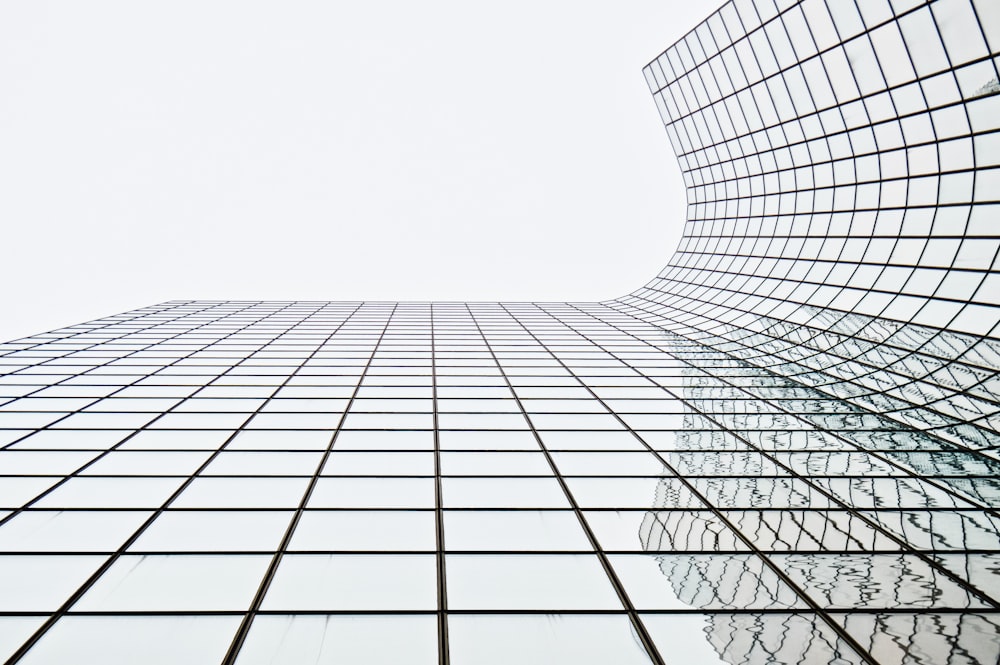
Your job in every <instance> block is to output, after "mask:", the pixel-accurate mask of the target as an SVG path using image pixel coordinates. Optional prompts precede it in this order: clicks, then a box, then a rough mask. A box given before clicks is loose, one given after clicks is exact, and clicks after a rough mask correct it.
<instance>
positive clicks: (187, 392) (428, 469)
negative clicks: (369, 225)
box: [0, 0, 1000, 665]
mask: <svg viewBox="0 0 1000 665" xmlns="http://www.w3.org/2000/svg"><path fill="white" fill-rule="evenodd" d="M998 8H1000V5H998V4H997V3H996V2H991V1H988V0H982V1H980V0H976V1H970V0H937V1H935V2H923V1H915V0H892V1H891V2H889V1H886V0H859V1H858V2H854V0H843V1H840V0H837V1H836V2H835V1H834V0H828V1H826V2H824V1H823V0H804V1H802V2H786V1H782V2H778V3H775V2H773V1H772V0H757V1H755V2H749V1H744V0H740V1H738V2H732V3H729V4H726V5H724V6H723V7H722V8H721V9H720V10H719V11H718V12H716V13H715V14H713V15H712V16H711V17H710V18H709V19H708V20H707V21H706V22H705V23H703V24H702V25H700V26H699V27H697V28H696V29H695V30H694V31H692V32H691V33H690V34H689V35H687V36H686V37H685V38H684V39H683V40H682V41H681V42H679V43H678V44H677V45H675V46H674V47H672V48H671V49H669V50H667V51H666V52H665V53H664V54H663V55H662V56H660V57H659V58H657V59H656V60H655V61H654V62H652V63H650V65H649V66H648V67H647V68H646V69H645V73H646V76H647V80H648V81H649V84H650V87H651V89H652V90H653V93H654V98H655V99H656V103H657V106H658V107H659V109H660V111H661V114H662V116H663V119H664V122H665V124H666V127H667V133H668V135H669V137H670V140H671V142H672V143H673V146H674V148H675V150H676V152H677V154H678V158H679V160H680V164H681V169H682V171H683V173H684V177H685V178H686V181H687V184H688V186H689V205H688V222H687V227H686V232H685V236H684V239H683V240H682V241H681V244H680V247H679V248H678V251H677V252H676V254H675V255H674V257H673V258H672V259H671V261H670V263H669V264H668V266H667V267H666V268H665V269H664V270H663V271H662V273H661V274H660V275H659V276H658V277H657V278H656V279H654V280H653V281H652V282H650V284H648V285H647V286H645V287H644V288H642V289H639V290H638V291H636V292H635V293H633V294H630V295H628V296H625V297H623V298H619V299H616V300H613V301H609V302H606V303H507V304H501V303H435V304H430V303H361V302H339V303H335V302H329V303H328V302H223V301H174V302H168V303H163V304H160V305H155V306H151V307H147V308H143V309H140V310H135V311H133V312H128V313H124V314H120V315H116V316H111V317H107V318H104V319H99V320H97V321H93V322H90V323H85V324H81V325H77V326H71V327H68V328H64V329H61V330H56V331H53V332H50V333H45V334H40V335H36V336H33V337H29V338H25V339H22V340H17V341H14V342H10V343H7V344H0V660H3V659H8V661H7V662H8V663H9V664H10V665H13V664H14V663H18V664H26V665H41V664H47V663H66V662H87V663H89V662H101V663H108V664H109V665H116V664H119V663H121V664H124V663H135V662H142V663H171V664H172V663H184V664H185V665H189V664H190V665H199V664H206V665H208V664H217V663H222V664H225V665H233V664H236V665H256V664H258V663H260V664H264V663H268V664H275V663H289V664H291V663H296V664H297V663H304V662H316V663H341V662H349V663H362V662H363V663H372V664H376V663H400V662H405V663H414V664H421V663H426V664H432V663H438V664H441V665H449V664H451V663H454V664H455V665H491V664H494V663H496V664H498V665H499V664H500V663H503V664H505V665H506V664H507V663H511V662H518V663H526V664H532V663H537V664H539V665H541V664H542V663H544V664H547V665H548V664H551V663H573V664H574V665H581V664H585V663H595V664H596V663H611V662H613V663H622V664H624V665H629V664H630V663H636V664H639V663H652V664H654V665H666V664H667V663H685V664H702V663H704V664H709V663H712V664H715V663H730V664H733V665H736V664H739V665H757V664H765V663H800V662H801V663H836V664H838V665H844V664H850V663H867V664H868V665H873V664H876V663H877V664H881V665H895V664H897V663H898V664H900V665H902V664H903V663H920V664H923V663H926V664H928V665H937V664H940V663H945V662H947V663H996V662H997V661H998V659H1000V528H998V527H1000V524H998V520H1000V513H998V512H997V508H998V504H1000V473H998V466H1000V459H998V452H997V451H998V450H1000V434H998V420H997V418H998V416H997V414H998V413H1000V398H998V386H1000V376H998V373H1000V339H998V338H1000V307H998V304H1000V280H998V277H997V274H998V270H997V265H996V261H997V255H998V251H1000V233H998V232H997V225H996V220H997V219H998V212H1000V210H998V207H1000V196H998V192H1000V81H998V78H997V55H996V54H997V52H998V45H1000V9H998Z"/></svg>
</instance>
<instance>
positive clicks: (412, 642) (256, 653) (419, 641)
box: [236, 615, 438, 665]
mask: <svg viewBox="0 0 1000 665" xmlns="http://www.w3.org/2000/svg"><path fill="white" fill-rule="evenodd" d="M437 639H438V638H437V618H436V617H434V616H426V615H423V616H421V615H416V616H400V615H388V616H385V615H381V616H380V615H369V616H365V615H361V616H351V615H333V616H311V615H298V616H297V615H289V616H267V615H264V616H258V617H257V618H256V619H254V622H253V625H252V626H251V627H250V633H249V635H247V640H246V642H245V643H244V644H243V648H242V649H241V650H240V653H239V656H238V657H237V659H236V665H300V664H301V663H317V664H318V665H333V664H334V663H364V664H365V665H399V664H401V663H407V664H408V665H409V664H411V663H412V664H413V665H436V663H437V662H438V657H437Z"/></svg>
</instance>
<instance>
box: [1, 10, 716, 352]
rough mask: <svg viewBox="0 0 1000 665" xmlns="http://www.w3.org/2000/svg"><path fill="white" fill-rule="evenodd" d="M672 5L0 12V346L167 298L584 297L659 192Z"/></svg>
mask: <svg viewBox="0 0 1000 665" xmlns="http://www.w3.org/2000/svg"><path fill="white" fill-rule="evenodd" d="M716 4H717V3H715V2H710V3H699V2H677V1H675V0H659V1H646V0H623V1H622V2H616V3H610V2H606V1H601V2H592V1H587V0H584V1H581V0H574V1H562V0H559V1H556V0H532V1H530V2H529V1H527V0H505V1H504V2H470V1H469V0H422V1H420V2H413V0H407V1H396V0H380V1H379V0H376V1H366V2H361V1H359V0H356V1H353V2H331V1H330V0H284V1H282V2H277V1H274V0H272V1H270V2H262V1H259V0H197V1H194V0H169V1H165V0H164V1H147V0H142V1H137V0H119V1H109V0H88V1H87V2H79V0H8V1H6V2H3V3H0V247H2V249H3V252H2V255H0V256H2V261H0V278H2V284H3V287H2V290H0V299H2V302H0V339H4V340H6V339H12V338H14V337H18V336H23V335H27V334H31V333H34V332H40V331H43V330H48V329H52V328H55V327H59V326H62V325H68V324H72V323H77V322H80V321H85V320H90V319H93V318H97V317H100V316H103V315H107V314H111V313H115V312H119V311H124V310H127V309H132V308H135V307H141V306H144V305H148V304H152V303H155V302H161V301H164V300H172V299H217V298H230V299H300V300H306V299H311V300H358V299H381V300H418V299H419V300H424V299H438V300H498V299H504V300H526V299H530V300H597V299H604V298H609V297H613V296H616V295H621V294H622V293H625V292H627V291H629V290H631V289H633V288H635V287H637V286H639V285H641V284H642V283H644V282H645V281H646V280H648V279H649V278H651V277H652V276H653V275H654V274H655V273H656V272H657V271H658V270H659V268H661V267H662V266H663V264H664V263H665V262H666V260H667V258H668V256H669V254H670V253H671V252H672V250H673V248H674V245H675V243H676V238H677V236H678V235H679V231H680V225H681V221H682V219H683V215H684V192H683V186H682V184H681V181H680V175H679V172H678V170H677V166H676V164H675V163H674V160H673V155H672V153H671V150H670V145H669V142H668V141H667V138H666V135H665V133H664V131H663V128H662V126H661V124H660V121H659V118H658V116H657V113H656V109H655V106H654V105H653V102H652V99H651V98H650V95H649V92H648V90H647V88H646V84H645V82H644V80H643V77H642V74H641V68H642V66H643V65H645V64H646V63H647V62H648V61H649V60H651V59H652V58H654V57H655V56H656V55H657V54H659V53H660V52H661V51H662V50H663V49H665V48H666V47H667V46H669V45H670V44H672V43H673V42H674V41H676V39H678V38H679V37H680V36H682V35H683V34H684V33H685V32H687V31H688V30H689V29H690V28H692V27H693V26H694V25H695V24H696V23H697V22H698V21H699V20H701V19H702V18H704V17H705V16H707V15H708V14H709V13H710V12H711V11H712V10H714V9H715V8H716Z"/></svg>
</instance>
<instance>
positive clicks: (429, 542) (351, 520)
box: [289, 510, 437, 552]
mask: <svg viewBox="0 0 1000 665" xmlns="http://www.w3.org/2000/svg"><path fill="white" fill-rule="evenodd" d="M435 549H437V533H436V529H435V524H434V513H433V512H431V511H417V510H407V511H404V510H364V511H360V510H337V511H332V510H308V511H305V512H304V513H303V514H302V517H301V518H299V523H298V525H297V526H296V527H295V533H294V534H293V535H292V541H291V543H290V544H289V550H290V551H297V550H306V551H331V552H335V551H344V550H346V551H351V550H355V551H364V550H371V551H376V550H383V551H399V550H403V551H415V550H429V551H433V550H435Z"/></svg>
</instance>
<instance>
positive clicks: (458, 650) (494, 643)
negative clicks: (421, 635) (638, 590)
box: [448, 614, 652, 665]
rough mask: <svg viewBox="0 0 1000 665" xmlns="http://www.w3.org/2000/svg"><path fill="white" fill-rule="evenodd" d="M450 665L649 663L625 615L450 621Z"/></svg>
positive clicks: (475, 616) (457, 617) (474, 617)
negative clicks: (451, 664)
mask: <svg viewBox="0 0 1000 665" xmlns="http://www.w3.org/2000/svg"><path fill="white" fill-rule="evenodd" d="M448 642H449V651H450V655H451V662H452V663H453V665H510V664H511V663H518V664H519V665H606V664H607V663H615V664H616V665H646V664H647V663H651V662H652V661H651V660H650V658H649V656H648V655H647V654H646V651H645V650H644V649H643V648H642V645H641V643H640V642H639V640H638V639H636V636H635V628H634V627H633V626H632V625H631V624H630V623H629V620H628V617H626V616H623V615H602V614H583V615H580V614H545V615H539V614H523V615H518V614H503V615H488V614H487V615H483V614H467V615H451V616H449V617H448Z"/></svg>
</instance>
